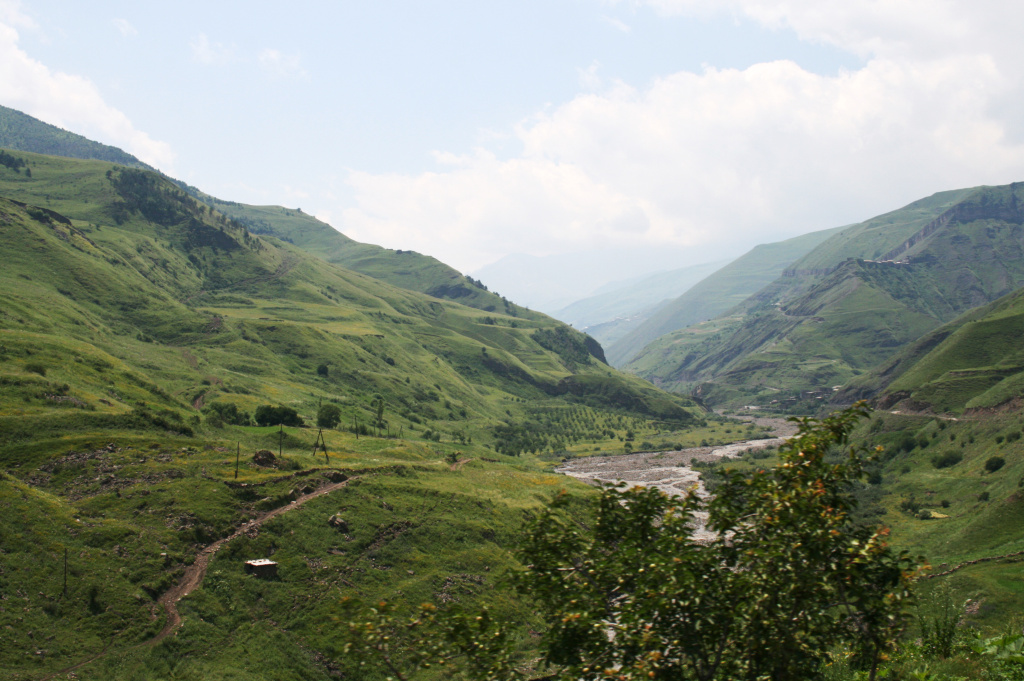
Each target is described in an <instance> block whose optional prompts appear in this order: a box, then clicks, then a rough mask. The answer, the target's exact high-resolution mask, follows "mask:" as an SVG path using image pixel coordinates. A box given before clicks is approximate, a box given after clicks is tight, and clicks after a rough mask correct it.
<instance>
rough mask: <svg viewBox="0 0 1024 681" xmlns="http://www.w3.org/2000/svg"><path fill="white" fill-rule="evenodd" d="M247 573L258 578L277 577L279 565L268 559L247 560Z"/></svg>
mask: <svg viewBox="0 0 1024 681" xmlns="http://www.w3.org/2000/svg"><path fill="white" fill-rule="evenodd" d="M245 572H246V574H250V575H256V576H257V577H276V576H277V563H275V562H274V561H272V560H268V559H266V558H257V559H256V560H247V561H245Z"/></svg>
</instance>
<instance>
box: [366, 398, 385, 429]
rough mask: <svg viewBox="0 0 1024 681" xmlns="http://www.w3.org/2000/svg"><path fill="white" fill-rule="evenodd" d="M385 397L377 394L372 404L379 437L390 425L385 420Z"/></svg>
mask: <svg viewBox="0 0 1024 681" xmlns="http://www.w3.org/2000/svg"><path fill="white" fill-rule="evenodd" d="M384 404H385V401H384V397H383V396H382V395H380V394H375V395H374V396H373V400H372V401H371V402H370V406H371V407H373V408H374V421H373V425H374V427H375V428H376V429H377V435H378V436H379V435H381V434H382V433H383V432H384V429H385V428H386V427H387V425H388V423H387V421H385V420H384Z"/></svg>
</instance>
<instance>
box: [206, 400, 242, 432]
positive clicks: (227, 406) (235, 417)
mask: <svg viewBox="0 0 1024 681" xmlns="http://www.w3.org/2000/svg"><path fill="white" fill-rule="evenodd" d="M203 411H205V412H206V413H207V414H208V418H209V420H210V422H211V424H214V425H215V424H216V421H218V420H219V421H221V422H223V423H230V424H231V425H233V426H248V425H249V424H250V423H252V418H251V417H250V416H249V412H247V411H242V410H240V409H239V408H238V405H237V404H235V403H233V402H213V403H211V404H208V405H207V406H206V409H204V410H203ZM211 417H212V418H211Z"/></svg>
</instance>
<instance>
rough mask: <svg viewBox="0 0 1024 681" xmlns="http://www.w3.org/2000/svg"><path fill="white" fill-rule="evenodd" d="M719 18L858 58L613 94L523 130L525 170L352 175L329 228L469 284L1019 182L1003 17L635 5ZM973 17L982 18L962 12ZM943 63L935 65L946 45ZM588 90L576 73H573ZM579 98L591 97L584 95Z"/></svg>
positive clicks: (481, 166)
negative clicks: (531, 257) (575, 260)
mask: <svg viewBox="0 0 1024 681" xmlns="http://www.w3.org/2000/svg"><path fill="white" fill-rule="evenodd" d="M648 4H651V5H656V6H657V7H658V8H659V9H660V10H661V11H665V12H669V11H675V12H680V11H685V12H705V13H706V12H710V11H716V10H717V9H718V8H721V7H725V9H726V10H728V11H733V12H736V13H742V14H744V15H746V16H748V17H750V18H751V19H753V20H755V21H758V22H760V23H762V24H764V25H765V26H768V27H784V28H788V29H792V30H794V31H796V32H797V33H798V35H799V36H800V37H801V38H803V39H805V40H812V41H818V42H827V43H830V44H834V45H837V46H839V47H842V48H843V49H845V50H849V51H851V52H855V53H857V54H859V55H862V56H863V57H864V58H865V63H864V65H863V66H862V67H861V68H859V69H857V70H853V71H843V72H840V73H838V74H831V75H821V74H816V73H813V72H811V71H808V70H806V69H804V68H802V67H801V66H799V65H797V64H795V63H792V62H789V61H776V62H770V63H762V64H756V65H754V66H751V67H750V68H747V69H744V70H735V69H715V68H707V69H705V70H704V71H702V72H698V73H693V72H679V73H675V74H671V75H668V76H666V77H663V78H661V79H659V80H657V81H655V82H654V83H653V84H651V85H650V86H649V87H647V88H645V89H642V90H640V89H635V88H632V87H629V86H627V85H625V84H622V83H618V84H615V85H613V86H612V87H611V88H610V89H607V90H604V91H601V92H592V93H589V94H581V95H579V96H577V97H576V98H575V99H573V100H572V101H570V102H567V103H565V104H563V105H561V106H558V107H555V108H553V109H550V110H548V111H545V112H543V113H540V114H538V115H536V116H535V117H533V118H531V119H530V120H527V121H524V122H523V123H522V124H521V125H520V126H519V127H518V129H517V130H516V133H517V135H518V138H519V140H520V141H521V143H522V152H521V153H520V154H518V155H517V156H516V157H514V158H511V159H507V160H501V159H498V158H496V157H495V156H494V155H493V154H491V153H489V152H487V151H484V150H478V151H476V152H474V153H473V154H469V155H464V156H454V155H451V154H439V155H438V159H439V161H441V162H442V163H441V165H440V167H439V169H438V170H437V171H435V172H430V173H424V174H421V175H416V176H410V175H397V174H387V175H372V174H369V173H352V174H351V177H350V180H349V181H350V184H351V185H352V187H353V189H354V190H355V199H356V203H355V206H354V207H353V208H350V209H349V210H347V211H346V212H345V213H344V215H343V224H342V229H343V230H344V231H346V232H349V233H351V234H353V236H356V238H359V239H361V240H365V241H372V242H377V243H382V242H383V243H386V244H388V245H391V246H393V247H400V248H414V249H416V250H423V251H425V252H428V253H431V254H434V255H437V256H438V257H440V258H441V259H442V260H446V261H448V262H451V263H452V264H454V265H456V266H458V267H461V268H464V269H473V268H475V267H477V266H479V265H482V264H484V263H485V262H488V261H489V260H493V259H496V258H497V257H499V256H500V255H502V254H504V253H508V252H515V251H525V250H528V249H527V246H526V245H527V244H530V245H531V247H530V248H529V252H531V253H533V254H535V255H543V254H546V253H554V252H559V251H564V250H573V249H580V248H586V247H589V246H593V245H595V244H596V243H605V244H610V245H615V244H627V243H628V244H636V243H638V242H642V243H648V244H651V245H657V244H701V243H711V242H716V241H717V242H719V243H728V242H730V241H731V242H734V243H735V242H736V241H738V240H741V241H744V242H750V243H756V242H757V241H758V240H759V239H761V235H766V234H767V235H768V236H769V237H771V238H775V237H777V236H778V235H780V234H785V233H788V234H795V233H799V232H802V231H809V230H811V229H820V228H825V227H830V226H834V225H838V224H842V223H845V222H850V221H854V220H859V219H866V218H868V217H870V216H872V215H874V214H877V213H880V212H883V211H885V210H890V209H893V208H896V207H898V206H899V205H902V204H903V203H906V202H909V201H911V200H913V199H916V198H920V197H922V196H924V195H927V194H930V193H932V192H935V191H939V190H942V189H952V188H957V187H964V186H972V185H977V184H997V183H1004V182H1010V181H1015V180H1022V179H1024V146H1022V144H1021V143H1020V142H1019V141H1018V140H1017V137H1018V136H1019V137H1021V138H1024V130H1018V128H1019V126H1020V125H1021V124H1020V123H1019V122H1017V117H1018V112H1019V111H1020V110H1021V107H1020V106H1019V104H1021V103H1024V96H1022V95H1024V88H1022V81H1021V75H1022V73H1021V66H1020V65H1021V64H1024V59H1022V57H1024V47H1021V45H1022V43H1021V41H1019V40H1018V38H1017V35H1016V30H1015V27H1016V26H1019V25H1021V22H1019V21H1013V20H1011V21H1005V22H1004V21H1003V20H1002V17H1005V16H1006V14H1007V13H1010V14H1013V15H1014V16H1016V15H1017V14H1021V13H1022V12H1024V10H1017V9H1012V10H1006V9H1005V8H1004V7H1003V6H1002V5H999V4H996V3H995V2H993V1H989V2H987V3H984V4H981V5H979V4H977V3H975V4H973V5H970V6H967V5H965V4H958V3H954V2H952V1H951V0H934V1H930V2H928V3H927V4H925V3H923V2H921V1H919V0H907V1H905V2H884V3H882V2H873V1H864V2H856V1H854V0H846V1H845V2H835V1H832V0H827V1H820V0H790V1H789V2H787V3H785V4H783V3H772V2H768V1H767V0H733V2H729V3H726V2H722V3H719V2H711V0H650V2H649V3H648ZM979 7H980V8H981V9H979ZM943 46H945V47H943ZM588 74H592V75H593V76H594V77H596V69H595V70H593V71H592V72H581V80H583V81H584V83H583V85H584V87H586V86H587V84H586V76H587V75H588ZM591 84H593V82H592V81H591Z"/></svg>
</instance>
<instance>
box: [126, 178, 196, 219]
mask: <svg viewBox="0 0 1024 681" xmlns="http://www.w3.org/2000/svg"><path fill="white" fill-rule="evenodd" d="M107 179H109V180H110V184H111V185H113V187H114V190H115V191H116V192H117V193H118V195H119V196H120V197H121V200H120V201H117V202H116V203H115V204H114V205H113V207H112V208H111V217H112V218H113V219H114V221H115V222H116V223H117V224H119V225H121V224H124V223H125V222H126V221H127V220H128V219H129V218H130V217H131V214H132V213H135V212H137V213H139V214H141V215H142V216H143V217H144V218H146V219H147V220H149V221H150V222H154V223H156V224H158V225H163V226H165V227H167V226H170V225H176V224H178V223H180V222H182V221H183V220H185V219H186V218H188V217H198V216H199V213H200V210H201V208H200V206H199V204H198V203H196V202H195V201H194V200H193V199H191V198H189V197H188V196H186V195H185V194H184V193H181V192H179V191H177V190H168V188H167V187H165V186H164V181H163V180H162V179H161V178H160V177H159V176H158V175H155V174H154V173H150V172H146V171H144V170H136V169H134V168H121V169H119V170H117V171H116V172H115V171H112V170H110V171H107Z"/></svg>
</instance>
